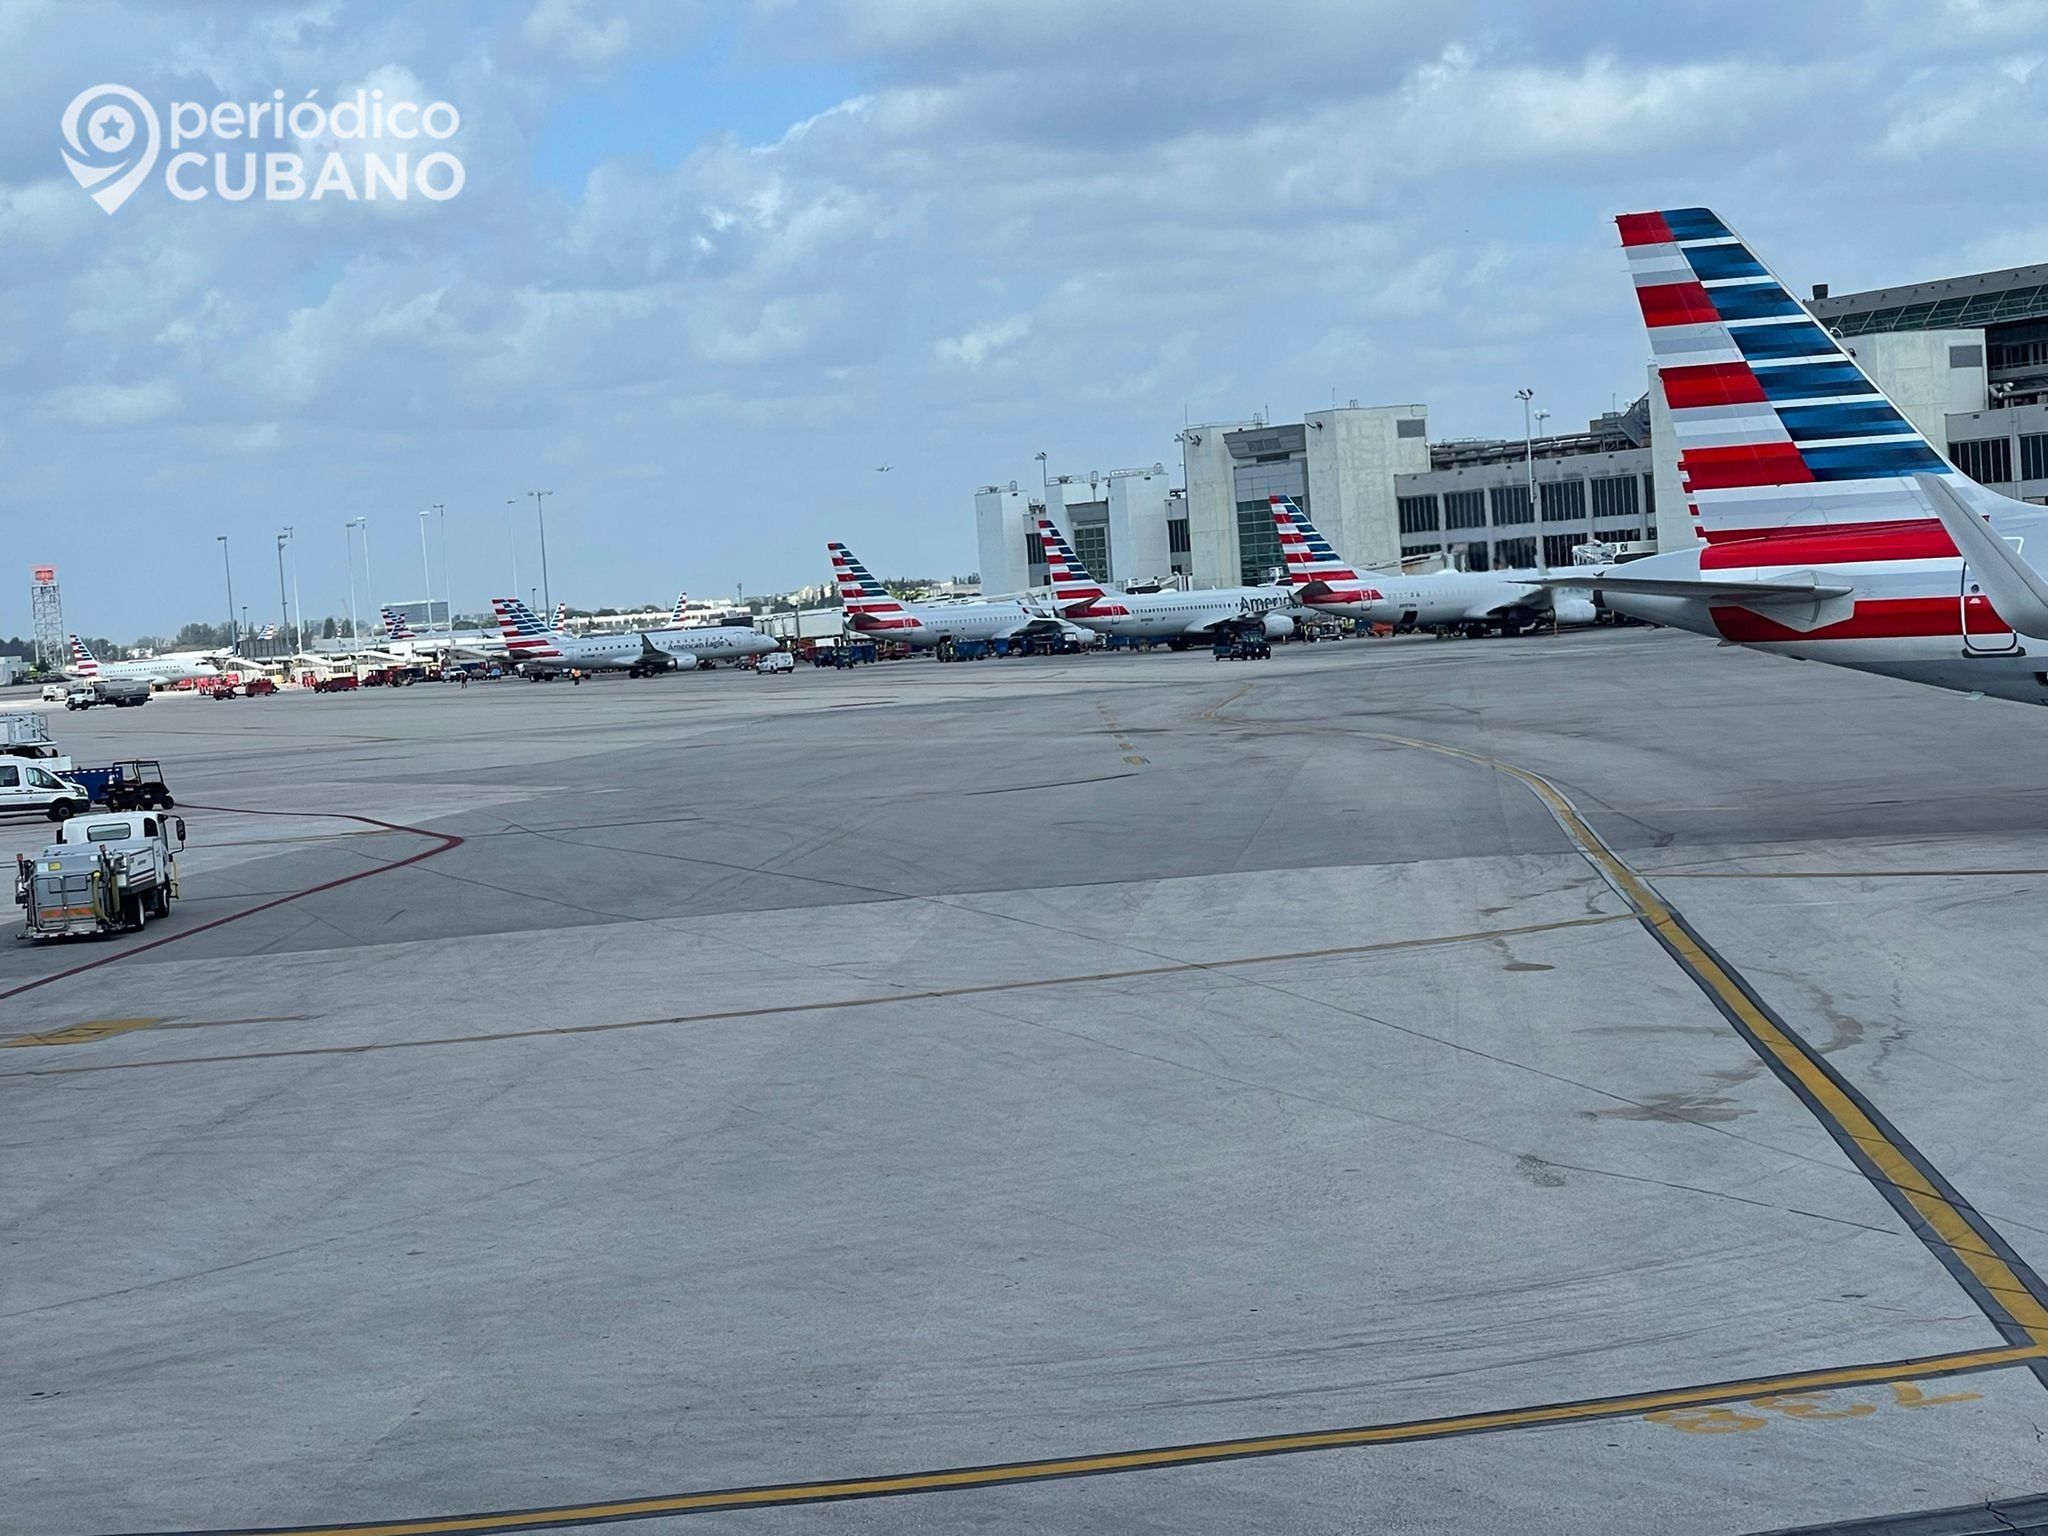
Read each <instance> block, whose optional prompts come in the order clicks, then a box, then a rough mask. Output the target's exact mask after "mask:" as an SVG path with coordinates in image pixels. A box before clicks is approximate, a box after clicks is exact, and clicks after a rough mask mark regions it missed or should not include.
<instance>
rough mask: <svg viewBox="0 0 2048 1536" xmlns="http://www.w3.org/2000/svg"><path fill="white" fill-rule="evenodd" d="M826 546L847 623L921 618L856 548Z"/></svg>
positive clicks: (875, 625)
mask: <svg viewBox="0 0 2048 1536" xmlns="http://www.w3.org/2000/svg"><path fill="white" fill-rule="evenodd" d="M825 549H826V552H827V553H829V554H830V555H831V556H832V575H833V577H834V578H835V579H836V580H837V581H838V583H839V602H840V605H841V606H842V607H843V608H845V610H846V621H847V623H849V624H851V625H852V626H853V627H854V628H855V629H862V630H874V629H910V628H913V627H915V626H916V624H917V620H916V619H914V618H912V617H911V616H910V613H909V610H907V609H906V608H905V607H904V606H903V604H901V603H900V602H898V601H897V600H896V598H895V597H894V596H893V595H892V594H891V593H890V591H889V589H888V588H887V587H885V586H883V585H882V584H881V583H880V582H879V581H877V580H875V578H874V576H873V575H872V574H871V573H870V572H869V570H868V568H867V567H866V566H864V565H862V564H861V563H860V561H859V560H857V559H855V558H854V553H853V551H852V550H850V549H848V548H847V547H846V546H845V545H844V544H840V543H836V542H834V543H830V544H827V545H826V546H825ZM678 603H679V604H680V599H678Z"/></svg>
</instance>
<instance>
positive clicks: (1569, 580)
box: [1530, 570, 1855, 608]
mask: <svg viewBox="0 0 2048 1536" xmlns="http://www.w3.org/2000/svg"><path fill="white" fill-rule="evenodd" d="M1530 585H1531V586H1537V587H1552V588H1558V587H1590V588H1594V589H1596V590H1599V591H1603V592H1614V593H1619V594H1624V595H1625V594H1628V593H1631V592H1633V593H1640V594H1641V595H1642V596H1644V597H1689V598H1693V599H1696V600H1697V601H1699V602H1703V603H1706V604H1707V605H1708V606H1710V607H1715V608H1767V607H1770V606H1772V605H1773V604H1793V603H1815V602H1822V601H1825V600H1826V599H1828V598H1831V597H1847V596H1848V595H1849V594H1850V593H1851V592H1853V591H1854V590H1855V588H1854V587H1851V586H1849V585H1847V584H1846V583H1842V582H1832V583H1830V582H1820V581H1816V580H1814V579H1813V578H1812V577H1811V576H1808V577H1803V578H1788V579H1785V580H1781V581H1727V580H1720V579H1708V578H1705V577H1700V578H1689V579H1674V578H1668V577H1665V578H1660V577H1651V576H1614V575H1609V574H1604V573H1602V572H1599V571H1593V570H1588V571H1587V572H1586V574H1584V575H1579V574H1577V573H1574V574H1572V575H1569V576H1544V577H1539V578H1537V579H1536V580H1534V581H1532V582H1531V583H1530Z"/></svg>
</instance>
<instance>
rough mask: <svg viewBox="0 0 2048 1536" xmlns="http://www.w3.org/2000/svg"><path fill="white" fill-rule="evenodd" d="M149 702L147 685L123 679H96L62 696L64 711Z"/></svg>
mask: <svg viewBox="0 0 2048 1536" xmlns="http://www.w3.org/2000/svg"><path fill="white" fill-rule="evenodd" d="M148 702H149V684H147V683H138V682H132V681H130V680H129V679H127V678H125V677H96V678H94V679H93V680H92V681H91V682H89V683H81V684H80V685H79V686H78V687H76V688H73V689H72V690H71V691H70V692H69V693H67V694H65V695H64V707H65V708H66V709H91V708H92V707H93V705H95V704H112V705H113V706H114V707H115V708H117V709H127V708H130V707H131V706H133V705H138V704H147V703H148Z"/></svg>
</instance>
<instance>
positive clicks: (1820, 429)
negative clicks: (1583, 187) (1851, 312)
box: [1615, 208, 1955, 564]
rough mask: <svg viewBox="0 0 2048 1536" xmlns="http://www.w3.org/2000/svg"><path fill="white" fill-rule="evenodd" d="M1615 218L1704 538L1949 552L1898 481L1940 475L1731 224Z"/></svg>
mask: <svg viewBox="0 0 2048 1536" xmlns="http://www.w3.org/2000/svg"><path fill="white" fill-rule="evenodd" d="M1615 223H1616V225H1617V226H1618V227H1619V228H1620V231H1621V243H1622V245H1623V247H1624V248H1625V249H1626V250H1627V252H1628V264H1629V271H1630V274H1631V275H1632V276H1633V277H1634V279H1635V287H1636V299H1637V302H1638V303H1639V304H1640V305H1641V306H1642V311H1643V323H1644V324H1645V325H1646V326H1647V327H1648V328H1649V332H1650V346H1651V350H1652V351H1653V353H1654V354H1655V356H1656V360H1657V369H1658V374H1659V376H1660V378H1661V379H1662V382H1663V386H1664V395H1665V399H1666V401H1667V402H1668V403H1669V405H1670V407H1671V418H1672V425H1673V427H1674V429H1675V432H1676V435H1677V439H1678V450H1679V473H1680V475H1681V476H1682V477H1683V479H1684V481H1685V485H1686V494H1687V497H1688V499H1689V501H1690V502H1691V503H1692V504H1693V506H1694V508H1695V510H1696V515H1697V517H1698V523H1699V532H1700V535H1701V536H1702V537H1703V538H1704V539H1705V540H1706V542H1707V543H1708V544H1709V545H1715V544H1722V543H1728V542H1734V541H1738V540H1752V539H1786V538H1802V539H1803V538H1810V537H1812V536H1815V535H1819V536H1822V537H1824V538H1829V539H1833V538H1839V537H1841V536H1842V535H1845V534H1847V535H1851V536H1855V537H1863V536H1871V535H1876V536H1887V541H1888V542H1889V541H1890V540H1889V537H1888V536H1891V535H1897V536H1898V537H1899V539H1901V540H1904V541H1906V542H1909V543H1912V544H1913V545H1915V546H1916V547H1917V546H1918V545H1919V544H1923V543H1924V544H1927V545H1928V546H1929V547H1928V548H1927V549H1926V550H1925V551H1924V553H1925V554H1928V555H1938V554H1943V553H1948V552H1950V550H1949V546H1948V541H1947V538H1946V536H1945V535H1943V534H1942V533H1941V532H1940V527H1939V524H1938V523H1937V522H1936V521H1935V519H1934V513H1933V509H1932V507H1931V506H1930V505H1929V504H1928V503H1927V501H1926V500H1925V498H1924V497H1923V496H1922V495H1921V493H1920V492H1919V491H1918V489H1917V488H1916V487H1915V486H1914V484H1913V479H1912V477H1913V476H1915V475H1929V474H1933V475H1943V474H1953V473H1954V472H1955V471H1954V470H1953V469H1952V468H1951V467H1950V466H1949V464H1948V463H1947V461H1946V460H1944V459H1943V458H1942V456H1941V455H1940V454H1939V453H1938V452H1936V451H1935V449H1934V447H1933V446H1932V445H1931V444H1929V443H1928V441H1927V439H1926V438H1925V437H1923V436H1922V435H1921V434H1920V431H1919V429H1918V428H1916V427H1915V426H1914V425H1913V423H1912V422H1911V421H1909V420H1908V419H1907V418H1906V416H1905V413H1904V412H1902V411H1901V410H1899V408H1898V407H1897V406H1896V405H1894V404H1892V402H1891V401H1890V400H1889V399H1887V398H1886V397H1885V394H1884V392H1883V391H1882V390H1881V389H1879V388H1878V387H1877V385H1876V384H1874V383H1873V382H1871V380H1870V377H1869V376H1868V375H1867V374H1865V373H1864V371H1863V369H1862V368H1861V366H1859V365H1858V363H1857V362H1856V359H1855V357H1854V355H1853V354H1852V353H1850V352H1847V351H1845V350H1844V349H1843V348H1842V346H1841V345H1840V344H1839V343H1837V342H1836V340H1835V339H1834V338H1833V337H1832V336H1830V335H1829V334H1828V333H1827V331H1825V330H1824V329H1822V328H1821V327H1820V326H1819V325H1818V324H1816V323H1815V322H1814V320H1813V317H1812V316H1811V315H1809V314H1808V313H1807V312H1806V309H1805V308H1804V306H1802V305H1801V304H1800V303H1799V301H1798V300H1797V299H1795V298H1793V297H1792V295H1791V293H1790V291H1789V290H1788V289H1787V288H1786V287H1785V285H1784V284H1783V283H1782V282H1780V281H1779V280H1778V278H1777V276H1776V275H1775V274H1773V273H1772V272H1771V270H1770V269H1769V268H1768V267H1766V266H1765V265H1764V264H1763V262H1761V261H1760V260H1758V259H1757V257H1756V256H1755V255H1754V254H1753V253H1752V252H1751V251H1750V249H1749V247H1748V246H1746V245H1745V244H1743V242H1742V241H1741V240H1740V239H1739V238H1737V236H1736V235H1735V233H1734V231H1733V230H1731V229H1729V227H1728V226H1727V225H1726V224H1724V223H1723V222H1722V221H1721V220H1720V219H1719V218H1718V217H1717V216H1716V215H1715V214H1714V213H1713V212H1712V211H1711V210H1709V209H1706V208H1670V209H1665V210H1663V211H1662V212H1658V213H1625V214H1623V215H1621V216H1620V217H1619V218H1618V219H1616V220H1615ZM1908 524H1912V525H1917V526H1916V527H1907V526H1903V525H1908ZM1937 546H1938V547H1937ZM1822 558H1825V557H1824V555H1822V554H1821V553H1820V552H1818V551H1816V552H1815V553H1814V554H1812V555H1808V556H1804V557H1803V558H1802V559H1801V560H1800V561H1799V562H1796V563H1811V562H1812V561H1814V560H1817V559H1822ZM1894 558H1908V556H1905V555H1904V553H1903V551H1901V552H1900V553H1899V554H1897V555H1895V556H1894ZM1716 563H1718V562H1716ZM1744 563H1745V564H1755V563H1762V562H1760V561H1759V560H1757V559H1756V558H1755V557H1754V556H1751V557H1749V558H1746V559H1745V561H1744ZM1770 563H1773V564H1775V563H1780V562H1778V561H1777V560H1776V559H1775V557H1774V558H1773V560H1772V561H1771V562H1770Z"/></svg>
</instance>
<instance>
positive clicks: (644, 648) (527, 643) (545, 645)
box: [491, 597, 780, 678]
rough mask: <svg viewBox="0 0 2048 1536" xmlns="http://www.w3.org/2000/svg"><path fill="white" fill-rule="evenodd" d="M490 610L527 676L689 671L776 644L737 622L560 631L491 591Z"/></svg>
mask: <svg viewBox="0 0 2048 1536" xmlns="http://www.w3.org/2000/svg"><path fill="white" fill-rule="evenodd" d="M491 611H492V612H494V613H495V614H497V616H498V626H499V628H500V629H501V630H502V631H503V632H504V636H505V650H506V654H507V655H509V656H510V657H511V659H512V660H513V661H514V662H516V663H518V664H519V669H520V671H521V672H522V673H524V674H526V675H527V676H529V677H537V678H538V677H552V676H554V675H555V674H556V673H560V672H568V671H578V672H624V673H625V674H626V675H627V676H628V677H652V676H654V675H655V674H656V673H660V672H689V671H692V670H694V669H695V668H697V667H700V666H701V667H709V666H712V665H715V664H716V663H718V662H720V661H739V660H741V659H743V658H745V657H748V656H765V655H767V654H768V653H769V652H770V651H774V650H779V649H780V647H779V646H778V645H777V644H776V643H775V642H774V641H773V640H771V639H769V638H768V637H767V636H766V635H764V634H762V633H760V631H758V630H752V629H740V628H737V627H716V628H702V629H690V630H681V629H649V630H628V631H626V632H624V633H622V634H615V635H565V634H563V633H561V632H560V631H559V630H554V629H550V628H549V627H548V626H547V625H545V624H543V623H542V622H541V621H540V620H539V619H538V618H537V617H535V616H534V613H533V610H532V609H530V608H528V607H527V606H526V604H524V603H522V602H520V601H519V599H518V598H516V597H494V598H492V599H491Z"/></svg>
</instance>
